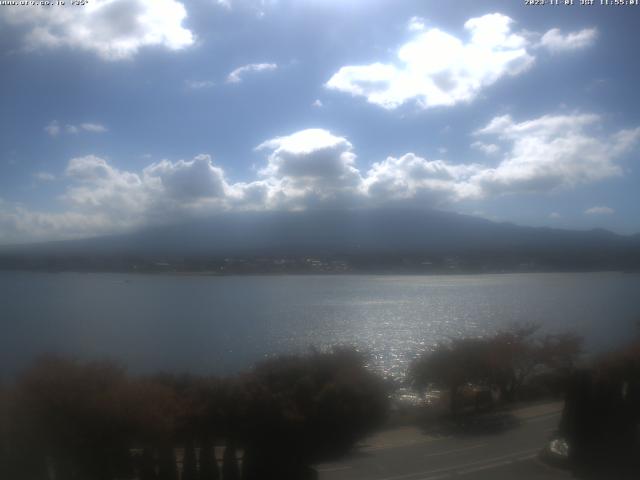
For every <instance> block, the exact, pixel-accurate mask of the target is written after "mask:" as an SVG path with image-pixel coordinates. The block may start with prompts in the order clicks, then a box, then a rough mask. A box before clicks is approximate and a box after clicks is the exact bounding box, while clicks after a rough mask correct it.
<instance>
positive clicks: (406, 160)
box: [364, 153, 481, 206]
mask: <svg viewBox="0 0 640 480" xmlns="http://www.w3.org/2000/svg"><path fill="white" fill-rule="evenodd" d="M480 169H481V167H480V166H479V165H475V164H469V165H465V164H461V165H453V164H450V163H447V162H445V161H443V160H427V159H425V158H422V157H419V156H417V155H415V154H413V153H407V154H405V155H403V156H402V157H399V158H395V157H388V158H387V159H386V160H384V161H382V162H377V163H374V164H373V166H372V167H371V169H370V170H369V171H368V172H367V175H366V177H365V179H364V186H365V191H366V194H367V195H368V197H369V198H370V199H372V200H373V201H374V202H375V203H378V202H386V201H388V200H416V199H417V200H419V201H420V202H422V203H423V204H425V205H427V206H439V205H442V204H444V203H451V202H455V201H457V200H461V199H465V198H471V197H478V196H479V195H480V192H479V191H478V189H477V187H475V186H474V185H472V184H471V183H470V182H469V179H470V178H471V177H472V176H473V175H474V174H476V173H477V172H478V171H480Z"/></svg>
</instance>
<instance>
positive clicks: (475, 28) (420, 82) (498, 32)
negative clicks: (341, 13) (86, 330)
mask: <svg viewBox="0 0 640 480" xmlns="http://www.w3.org/2000/svg"><path fill="white" fill-rule="evenodd" d="M512 25H513V20H512V19H511V18H509V17H507V16H505V15H502V14H499V13H494V14H489V15H484V16H482V17H478V18H472V19H470V20H468V21H467V22H466V23H465V25H464V27H465V29H466V30H467V32H468V34H469V37H470V38H469V40H468V41H466V42H465V41H464V40H461V39H459V38H457V37H455V36H453V35H450V34H448V33H446V32H444V31H442V30H440V29H437V28H431V29H428V30H425V31H421V32H419V33H418V34H416V35H415V37H414V38H413V39H412V40H410V41H409V42H407V43H405V44H404V45H402V46H401V47H400V49H399V50H398V53H397V57H398V62H397V63H396V64H383V63H372V64H369V65H355V66H345V67H342V68H340V70H338V72H336V73H335V74H334V75H333V76H332V77H331V78H330V79H329V81H328V82H327V83H326V87H327V88H330V89H333V90H338V91H341V92H346V93H350V94H352V95H354V96H363V97H366V99H367V101H368V102H370V103H373V104H375V105H379V106H381V107H383V108H386V109H395V108H397V107H399V106H400V105H402V104H404V103H406V102H408V101H410V100H415V101H416V102H417V104H418V105H419V106H420V107H422V108H431V107H437V106H451V105H455V104H457V103H460V102H466V101H470V100H472V99H474V98H475V97H476V96H477V94H478V93H479V92H480V91H481V90H482V89H483V88H485V87H487V86H489V85H491V84H493V83H495V82H496V81H497V80H499V79H500V78H502V77H504V76H506V75H517V74H519V73H521V72H523V71H524V70H526V69H527V68H528V67H529V66H531V64H532V63H533V61H534V57H533V56H531V55H530V54H529V53H528V52H527V46H528V41H527V39H526V38H525V37H524V36H523V35H521V34H518V33H514V32H513V31H512Z"/></svg>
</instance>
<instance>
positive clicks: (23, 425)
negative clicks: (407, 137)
mask: <svg viewBox="0 0 640 480" xmlns="http://www.w3.org/2000/svg"><path fill="white" fill-rule="evenodd" d="M366 360H367V359H366V358H365V356H363V355H362V354H361V353H359V352H357V351H355V350H353V349H347V348H336V349H334V350H332V351H329V352H315V351H314V352H311V353H309V354H306V355H292V356H282V357H275V358H272V359H269V360H266V361H264V362H262V363H259V364H258V365H256V366H255V367H254V368H253V369H252V370H250V371H248V372H245V373H242V374H239V375H235V376H231V377H226V378H218V377H203V376H192V375H174V374H158V375H154V376H147V377H135V376H131V375H129V374H127V372H126V370H125V369H124V368H122V367H120V366H118V365H116V364H114V363H112V362H80V361H76V360H73V359H69V358H65V357H58V356H45V357H42V358H40V359H38V360H37V361H35V362H34V363H33V364H32V365H31V366H30V367H29V368H28V369H27V370H26V371H24V372H23V373H22V374H21V375H20V377H19V378H17V379H16V381H15V382H14V383H13V384H12V385H4V386H2V385H0V478H2V479H4V478H7V479H12V480H51V479H54V478H55V479H56V480H115V479H119V480H124V479H127V480H128V479H139V480H219V479H222V480H236V479H237V480H240V479H246V480H253V479H269V478H280V479H292V480H295V479H299V480H304V479H312V478H315V477H316V475H315V472H314V470H313V469H312V468H311V467H312V465H314V464H315V463H318V462H322V461H325V460H328V459H332V458H336V457H339V456H341V455H344V454H345V453H347V452H349V451H350V449H352V448H353V447H354V445H355V444H356V443H357V442H358V441H359V440H361V439H362V438H363V437H365V436H366V435H367V434H369V433H370V432H372V431H374V430H375V429H378V428H381V427H383V426H385V425H387V426H388V425H391V424H392V423H393V422H394V421H396V420H397V418H395V419H394V416H396V417H397V415H398V410H397V408H392V407H393V403H394V398H397V396H396V397H394V395H395V394H397V392H394V388H397V384H395V385H394V384H393V382H390V381H388V380H386V379H383V378H381V377H379V376H378V375H377V374H375V373H374V372H372V371H371V370H370V369H368V368H367V367H366ZM403 389H404V390H412V391H414V392H415V395H416V396H417V397H421V396H424V397H422V398H426V397H427V396H428V395H429V394H430V393H432V392H437V393H439V397H438V398H439V401H437V402H431V404H427V403H423V404H421V405H419V406H414V410H415V411H419V412H420V415H417V416H415V418H414V419H413V421H416V419H418V420H420V421H421V422H422V423H421V424H420V425H421V426H425V419H428V421H430V422H436V421H440V422H442V421H444V422H448V423H449V424H461V423H463V422H464V419H468V418H470V417H478V415H481V414H483V413H485V412H488V411H496V410H500V409H508V408H509V407H510V406H511V405H513V404H514V403H516V402H521V401H528V400H542V399H547V400H548V399H550V398H553V399H557V400H561V399H564V400H565V408H564V412H563V415H562V420H561V422H560V424H559V426H558V432H557V435H556V436H557V438H560V439H562V440H563V441H564V442H566V444H568V445H569V450H568V452H569V453H568V458H567V459H566V463H567V465H571V466H573V467H574V468H575V469H576V471H580V472H584V471H592V470H593V469H597V468H600V469H603V468H604V469H606V468H611V466H612V465H615V466H616V467H620V468H627V469H628V468H632V467H633V468H636V467H637V465H635V464H633V462H630V461H629V460H628V459H630V458H632V457H633V456H634V455H636V454H637V453H638V423H639V421H640V342H635V343H633V344H631V345H630V346H628V347H625V348H623V349H620V350H619V351H616V352H613V353H611V354H609V355H606V356H603V357H601V358H598V359H595V360H592V361H588V362H587V361H585V360H584V359H583V358H582V340H581V338H580V337H577V336H575V335H572V334H543V333H541V332H540V331H539V329H538V328H537V327H535V326H516V327H513V328H510V329H507V330H504V331H500V332H497V333H496V334H494V335H492V336H488V337H485V338H461V339H456V340H452V341H450V342H446V343H442V344H439V345H437V346H436V347H435V348H433V349H431V350H429V351H427V352H425V353H423V354H422V355H420V356H419V357H418V358H417V359H416V360H415V361H414V363H413V364H412V365H411V367H410V368H409V371H408V374H407V380H406V384H405V385H404V386H403ZM436 403H439V405H440V406H441V408H440V409H438V408H436V407H435V404H436ZM429 412H430V413H429ZM434 412H435V413H434ZM390 417H391V420H389V418H390ZM385 422H387V423H385ZM389 422H392V423H389ZM542 447H543V446H541V448H542ZM636 456H637V455H636ZM585 469H586V470H585ZM622 475H623V474H622V473H620V478H623V476H622Z"/></svg>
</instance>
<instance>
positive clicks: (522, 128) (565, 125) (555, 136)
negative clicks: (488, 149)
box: [473, 114, 640, 194]
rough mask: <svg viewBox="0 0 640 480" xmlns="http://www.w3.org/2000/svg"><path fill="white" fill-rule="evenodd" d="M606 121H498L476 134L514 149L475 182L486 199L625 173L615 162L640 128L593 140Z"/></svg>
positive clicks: (582, 117) (587, 117) (589, 117)
mask: <svg viewBox="0 0 640 480" xmlns="http://www.w3.org/2000/svg"><path fill="white" fill-rule="evenodd" d="M601 123H602V119H601V117H599V116H598V115H593V114H571V115H545V116H542V117H539V118H536V119H533V120H528V121H524V122H515V121H514V120H513V119H512V118H511V117H510V116H509V115H504V116H500V117H496V118H494V119H493V120H491V121H490V122H489V124H487V125H486V126H485V127H484V128H481V129H480V130H478V131H477V132H476V135H479V136H494V137H496V138H498V139H499V140H501V141H503V142H505V143H506V144H508V145H509V151H508V152H507V153H506V154H505V158H504V159H503V160H502V161H501V162H500V164H499V165H498V166H496V167H494V168H487V169H485V170H483V171H482V172H480V173H478V174H477V175H476V176H475V177H474V178H473V182H474V183H475V184H476V185H478V186H479V187H480V188H481V189H482V190H483V191H484V192H485V194H503V193H522V192H548V191H553V190H557V189H561V188H571V187H575V186H577V185H580V184H585V183H591V182H595V181H598V180H602V179H605V178H608V177H613V176H618V175H621V174H622V169H621V168H620V166H619V165H617V164H616V162H615V160H616V159H617V158H618V157H619V156H621V155H622V154H624V153H626V152H628V151H629V150H630V149H631V148H633V147H634V146H635V145H636V144H637V142H638V140H640V129H635V130H622V131H620V132H617V133H615V134H613V135H609V136H597V135H594V133H593V132H594V131H595V127H597V126H599V125H601Z"/></svg>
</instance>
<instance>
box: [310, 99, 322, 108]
mask: <svg viewBox="0 0 640 480" xmlns="http://www.w3.org/2000/svg"><path fill="white" fill-rule="evenodd" d="M311 106H312V107H316V108H322V107H324V105H323V103H322V100H320V99H319V98H316V99H315V100H314V101H313V103H312V104H311Z"/></svg>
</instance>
